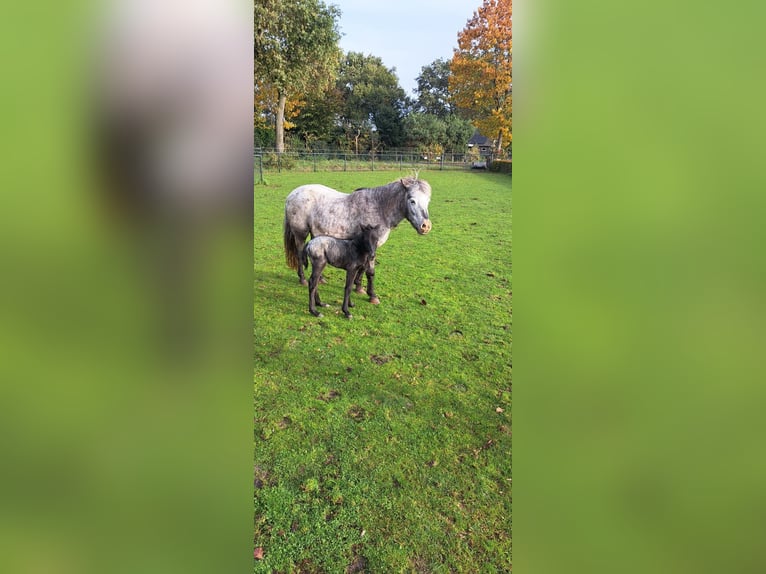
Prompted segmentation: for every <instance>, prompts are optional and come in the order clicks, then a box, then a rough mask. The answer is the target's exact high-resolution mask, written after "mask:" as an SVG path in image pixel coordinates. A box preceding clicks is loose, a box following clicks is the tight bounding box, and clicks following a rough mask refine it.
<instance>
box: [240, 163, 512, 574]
mask: <svg viewBox="0 0 766 574" xmlns="http://www.w3.org/2000/svg"><path fill="white" fill-rule="evenodd" d="M403 175H408V174H407V173H404V172H402V173H398V172H383V173H372V172H367V173H316V174H305V173H304V174H301V173H282V174H271V175H269V176H268V178H267V180H268V185H257V186H256V187H255V242H254V250H255V273H254V293H255V304H254V329H255V351H254V352H255V373H254V383H255V385H254V386H255V394H254V407H255V415H254V435H255V437H254V440H255V445H254V446H255V491H254V492H255V500H254V503H255V537H254V543H255V547H256V554H257V555H258V559H256V560H255V562H254V564H255V566H254V568H255V571H256V572H306V573H308V572H327V573H328V574H334V573H342V572H363V571H364V572H381V573H388V572H509V571H510V570H511V506H512V504H511V372H512V361H511V347H512V342H511V341H512V320H511V312H512V303H511V301H512V295H511V289H512V280H511V178H510V177H509V176H506V175H498V174H487V173H470V172H426V173H421V177H423V178H424V179H426V180H427V181H429V183H431V186H432V188H433V197H432V200H431V206H430V215H431V219H432V222H433V225H434V228H433V231H432V232H431V233H430V234H429V235H426V236H419V235H417V233H416V232H415V230H413V229H412V227H411V226H410V224H409V223H408V222H407V221H406V220H405V221H403V222H402V223H401V224H400V225H399V227H398V228H397V229H395V230H394V231H393V232H392V233H391V236H390V238H389V240H388V242H387V243H386V244H385V245H384V246H383V247H381V248H380V249H379V251H378V256H377V266H376V291H377V292H378V295H379V297H380V299H381V304H380V305H377V306H375V305H371V304H370V303H369V302H368V301H367V299H366V297H365V296H363V295H358V294H355V293H352V300H353V301H354V302H355V303H356V307H355V308H354V309H353V314H354V318H353V319H351V320H347V319H345V318H344V316H343V314H342V312H341V311H340V303H341V302H342V299H343V280H344V276H345V275H344V274H345V272H344V271H342V270H338V269H334V268H328V269H327V270H326V276H327V279H328V283H327V284H326V285H322V286H320V293H321V295H322V300H323V301H325V302H327V303H330V305H331V307H329V308H326V309H323V310H322V312H323V313H324V317H323V318H315V317H313V316H311V315H310V314H309V312H308V289H307V288H306V287H302V286H300V285H299V284H298V280H297V275H296V273H295V272H294V271H292V270H290V269H288V268H287V267H286V265H285V262H284V253H283V249H282V219H283V207H284V199H285V197H286V196H287V194H288V193H289V192H290V191H291V190H292V189H293V188H295V187H297V186H298V185H301V184H304V183H310V182H317V183H324V184H326V185H329V186H331V187H334V188H336V189H339V190H341V191H346V192H350V191H352V190H353V189H355V188H357V187H361V186H375V185H381V184H384V183H387V182H389V181H392V180H394V179H396V178H397V177H400V176H403Z"/></svg>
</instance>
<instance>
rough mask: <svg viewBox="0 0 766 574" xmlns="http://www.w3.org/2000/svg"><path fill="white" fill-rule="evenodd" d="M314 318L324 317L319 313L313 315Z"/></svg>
mask: <svg viewBox="0 0 766 574" xmlns="http://www.w3.org/2000/svg"><path fill="white" fill-rule="evenodd" d="M314 317H324V315H322V314H321V313H316V314H315V315H314Z"/></svg>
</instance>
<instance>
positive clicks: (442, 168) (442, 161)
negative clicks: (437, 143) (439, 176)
mask: <svg viewBox="0 0 766 574" xmlns="http://www.w3.org/2000/svg"><path fill="white" fill-rule="evenodd" d="M439 171H444V154H443V153H442V155H441V165H440V166H439Z"/></svg>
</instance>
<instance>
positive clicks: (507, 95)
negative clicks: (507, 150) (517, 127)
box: [449, 0, 513, 152]
mask: <svg viewBox="0 0 766 574" xmlns="http://www.w3.org/2000/svg"><path fill="white" fill-rule="evenodd" d="M512 20H513V7H512V0H484V3H483V4H482V6H481V7H480V8H479V9H478V10H477V11H476V12H474V14H473V17H472V18H471V19H470V20H469V21H468V22H467V24H466V26H465V28H464V29H463V30H462V31H461V32H460V33H459V34H458V48H457V49H456V50H455V53H454V55H453V57H452V61H451V62H450V70H451V71H452V76H451V77H450V81H449V89H450V94H451V95H452V100H453V102H454V103H455V104H456V105H457V106H458V107H459V108H460V109H461V111H463V112H464V113H466V114H467V115H468V117H470V118H471V119H472V120H473V122H474V125H476V127H477V128H478V129H479V130H480V131H481V132H482V133H484V134H485V135H487V136H496V140H495V147H496V149H497V151H498V152H499V151H502V149H503V141H504V139H508V140H510V139H512V137H513V136H512V131H511V128H512V100H513V35H512V31H511V25H512Z"/></svg>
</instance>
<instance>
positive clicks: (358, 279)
mask: <svg viewBox="0 0 766 574" xmlns="http://www.w3.org/2000/svg"><path fill="white" fill-rule="evenodd" d="M362 275H364V267H360V268H359V270H358V271H357V272H356V276H355V277H354V291H356V292H357V293H360V294H362V295H366V294H367V291H365V290H364V287H362Z"/></svg>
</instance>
